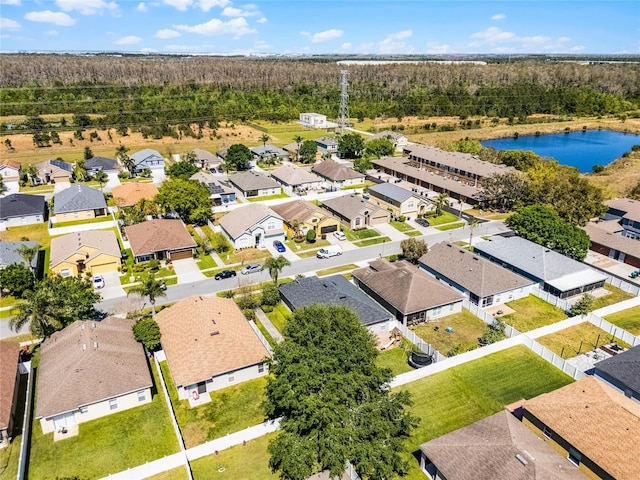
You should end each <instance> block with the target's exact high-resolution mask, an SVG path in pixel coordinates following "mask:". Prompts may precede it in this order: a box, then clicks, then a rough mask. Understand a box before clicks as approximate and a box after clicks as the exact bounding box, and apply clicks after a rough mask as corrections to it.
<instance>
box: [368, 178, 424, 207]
mask: <svg viewBox="0 0 640 480" xmlns="http://www.w3.org/2000/svg"><path fill="white" fill-rule="evenodd" d="M369 193H371V194H373V196H374V197H387V198H390V199H391V200H394V201H396V202H400V203H402V202H404V201H405V200H406V199H408V198H409V197H413V196H415V195H414V194H413V193H411V192H410V191H409V190H407V189H406V188H402V187H399V186H398V185H395V184H393V183H388V182H384V183H379V184H377V185H373V186H372V187H369Z"/></svg>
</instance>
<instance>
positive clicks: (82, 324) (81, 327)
mask: <svg viewBox="0 0 640 480" xmlns="http://www.w3.org/2000/svg"><path fill="white" fill-rule="evenodd" d="M80 330H84V322H82V323H81V324H80Z"/></svg>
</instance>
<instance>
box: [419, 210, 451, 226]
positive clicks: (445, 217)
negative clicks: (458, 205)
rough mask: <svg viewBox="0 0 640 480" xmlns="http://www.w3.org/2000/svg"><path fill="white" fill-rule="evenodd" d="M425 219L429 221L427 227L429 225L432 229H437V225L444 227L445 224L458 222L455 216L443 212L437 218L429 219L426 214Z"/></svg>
mask: <svg viewBox="0 0 640 480" xmlns="http://www.w3.org/2000/svg"><path fill="white" fill-rule="evenodd" d="M426 219H427V220H428V221H429V225H431V226H432V227H437V226H438V225H444V224H445V223H452V222H455V221H457V220H459V218H458V217H457V216H456V215H454V214H452V213H449V212H444V211H443V212H442V214H441V215H438V216H437V217H435V216H434V217H430V216H429V214H428V213H427V217H426Z"/></svg>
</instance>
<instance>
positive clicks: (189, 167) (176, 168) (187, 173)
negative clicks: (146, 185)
mask: <svg viewBox="0 0 640 480" xmlns="http://www.w3.org/2000/svg"><path fill="white" fill-rule="evenodd" d="M199 170H200V169H199V168H198V167H196V166H195V165H194V164H193V163H189V162H187V161H182V162H174V163H173V164H171V166H170V167H169V168H167V175H169V176H170V177H172V178H182V179H183V180H189V177H191V175H193V174H194V173H196V172H198V171H199Z"/></svg>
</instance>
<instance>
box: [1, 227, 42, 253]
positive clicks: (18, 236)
mask: <svg viewBox="0 0 640 480" xmlns="http://www.w3.org/2000/svg"><path fill="white" fill-rule="evenodd" d="M24 238H26V239H29V240H31V241H33V242H38V243H39V244H40V248H47V247H48V246H49V245H50V244H51V237H49V230H48V229H47V224H46V223H36V224H34V225H25V226H24V227H10V228H9V229H7V230H6V231H4V232H0V240H2V241H3V242H20V241H21V240H23V239H24Z"/></svg>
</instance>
